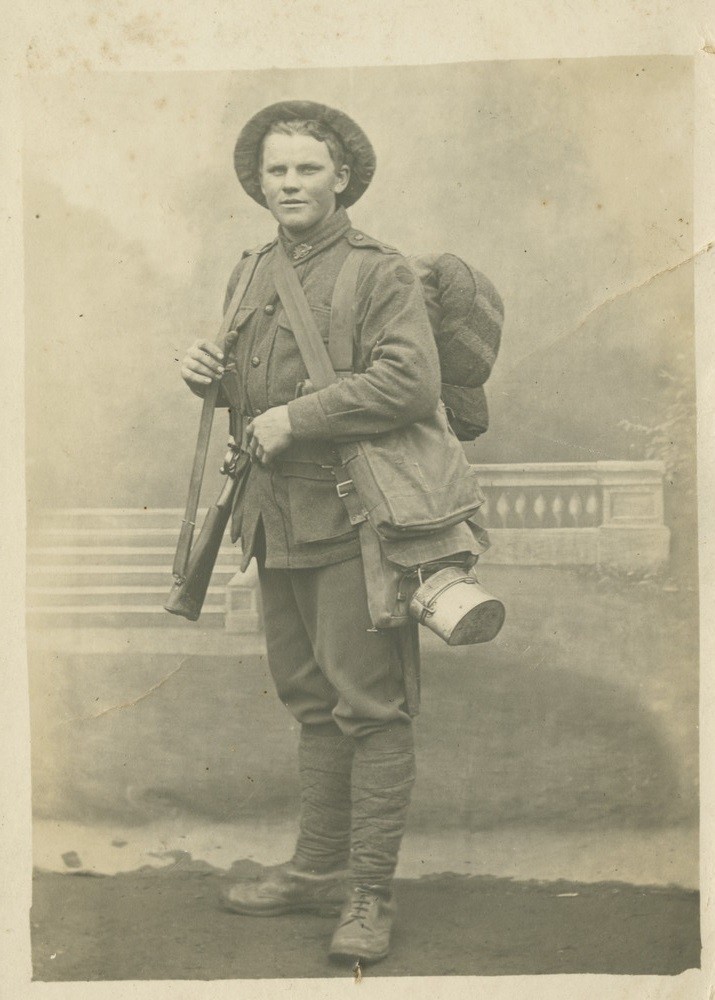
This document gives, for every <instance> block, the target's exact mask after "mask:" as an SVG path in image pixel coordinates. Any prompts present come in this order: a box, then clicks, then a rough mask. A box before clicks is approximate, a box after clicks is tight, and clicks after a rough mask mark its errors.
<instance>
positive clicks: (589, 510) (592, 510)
mask: <svg viewBox="0 0 715 1000" xmlns="http://www.w3.org/2000/svg"><path fill="white" fill-rule="evenodd" d="M598 509H599V503H598V497H597V496H596V491H595V490H591V492H590V493H589V494H588V496H587V497H586V515H587V518H588V524H589V525H594V524H596V522H597V521H598Z"/></svg>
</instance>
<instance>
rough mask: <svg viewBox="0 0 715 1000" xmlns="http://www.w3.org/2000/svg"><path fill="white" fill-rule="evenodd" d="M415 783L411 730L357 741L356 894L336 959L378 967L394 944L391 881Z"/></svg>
mask: <svg viewBox="0 0 715 1000" xmlns="http://www.w3.org/2000/svg"><path fill="white" fill-rule="evenodd" d="M414 780H415V753H414V741H413V735H412V727H411V726H410V725H396V726H392V727H391V728H390V729H383V730H379V731H377V732H375V733H371V734H369V735H368V736H365V737H363V738H361V739H359V740H356V750H355V757H354V760H353V771H352V847H351V857H350V882H351V884H352V892H351V895H350V898H349V899H348V901H347V902H346V904H345V907H344V908H343V911H342V914H341V918H340V922H339V924H338V927H337V929H336V931H335V934H334V936H333V940H332V942H331V945H330V957H331V958H334V959H336V960H344V959H350V960H352V961H354V960H355V959H362V960H364V961H372V962H377V961H379V960H380V959H381V958H384V957H385V956H386V955H387V953H388V951H389V945H390V931H391V929H392V923H393V921H394V917H395V912H396V906H395V903H394V900H393V899H392V889H391V886H392V878H393V875H394V873H395V868H396V867H397V855H398V852H399V849H400V844H401V842H402V836H403V834H404V832H405V826H406V821H407V810H408V807H409V804H410V797H411V793H412V786H413V784H414Z"/></svg>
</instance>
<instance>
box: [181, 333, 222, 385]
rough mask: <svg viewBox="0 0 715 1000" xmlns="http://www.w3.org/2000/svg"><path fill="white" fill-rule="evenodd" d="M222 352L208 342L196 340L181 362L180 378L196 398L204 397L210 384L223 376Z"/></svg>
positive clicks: (215, 345)
mask: <svg viewBox="0 0 715 1000" xmlns="http://www.w3.org/2000/svg"><path fill="white" fill-rule="evenodd" d="M224 370H225V369H224V365H223V351H222V350H221V348H220V347H219V346H218V345H217V344H214V343H212V342H211V341H210V340H197V341H196V343H195V344H193V345H192V346H191V347H190V348H189V349H188V351H187V352H186V354H185V355H184V358H183V361H182V362H181V377H182V378H183V380H184V382H186V384H187V385H188V387H189V389H191V391H192V392H193V393H194V394H195V395H196V396H204V395H205V394H206V389H207V387H208V386H209V385H211V383H212V382H215V381H217V380H218V379H220V378H221V377H222V376H223V373H224Z"/></svg>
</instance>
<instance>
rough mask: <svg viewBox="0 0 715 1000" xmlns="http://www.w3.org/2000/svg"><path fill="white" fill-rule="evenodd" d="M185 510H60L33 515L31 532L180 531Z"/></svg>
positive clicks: (203, 511) (200, 513)
mask: <svg viewBox="0 0 715 1000" xmlns="http://www.w3.org/2000/svg"><path fill="white" fill-rule="evenodd" d="M205 515H206V508H202V509H200V510H199V511H198V515H197V518H196V522H197V524H198V525H201V524H202V523H203V519H204V517H205ZM183 517H184V510H183V509H180V508H178V507H173V508H172V507H160V508H156V509H153V510H143V509H141V508H123V507H107V508H102V507H88V508H86V509H85V508H64V509H63V508H60V509H57V510H40V511H32V512H30V514H29V515H28V524H29V527H30V531H41V530H42V529H43V528H100V529H103V528H134V527H140V528H152V527H154V528H174V529H175V530H176V531H177V533H178V531H179V528H180V527H181V522H182V520H183Z"/></svg>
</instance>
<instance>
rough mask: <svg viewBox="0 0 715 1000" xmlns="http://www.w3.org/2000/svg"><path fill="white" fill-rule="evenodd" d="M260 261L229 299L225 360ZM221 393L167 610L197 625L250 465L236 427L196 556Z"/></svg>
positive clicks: (207, 404) (199, 452)
mask: <svg viewBox="0 0 715 1000" xmlns="http://www.w3.org/2000/svg"><path fill="white" fill-rule="evenodd" d="M258 258H259V254H258V253H254V252H251V253H250V254H249V256H248V259H247V261H246V264H245V266H244V268H243V270H242V272H241V276H240V278H239V279H238V283H237V285H236V288H235V289H234V292H233V295H232V296H231V301H230V303H229V305H228V308H227V309H226V311H225V313H224V317H223V322H222V323H221V328H220V329H219V333H218V337H217V343H218V344H219V346H221V347H222V348H223V349H224V357H225V359H227V358H228V357H229V356H230V353H231V349H232V347H233V346H234V345H235V341H236V337H237V336H238V334H237V332H236V331H235V330H232V329H231V325H232V323H233V320H234V317H235V315H236V312H237V311H238V307H239V306H240V304H241V300H242V299H243V296H244V294H245V292H246V289H247V288H248V285H249V283H250V281H251V278H252V277H253V272H254V271H255V269H256V264H257V263H258ZM229 369H230V365H227V366H226V372H227V373H228V371H229ZM230 386H231V383H230V380H227V381H226V382H225V383H224V389H225V392H226V395H227V396H228V399H229V404H230V406H231V415H232V417H233V418H235V419H236V421H237V422H238V423H239V424H240V421H239V417H238V414H239V407H240V400H239V399H238V398H236V396H235V392H232V390H231V388H230ZM219 388H220V386H219V382H218V381H213V382H212V383H211V385H210V386H209V387H208V389H207V390H206V395H205V396H204V404H203V409H202V410H201V423H200V424H199V434H198V440H197V442H196V451H195V453H194V464H193V467H192V469H191V481H190V483H189V496H188V499H187V501H186V513H185V515H184V520H183V521H182V523H181V531H180V533H179V541H178V543H177V546H176V555H175V556H174V566H173V574H174V585H173V587H172V588H171V592H170V593H169V596H168V598H167V601H166V604H165V605H164V608H165V610H166V611H169V612H170V613H171V614H172V615H182V616H183V617H184V618H188V619H189V621H192V622H195V621H196V620H197V619H198V617H199V615H200V614H201V608H202V606H203V603H204V599H205V597H206V591H207V590H208V586H209V580H210V579H211V573H212V571H213V568H214V565H215V563H216V559H217V558H218V553H219V549H220V548H221V540H222V538H223V535H224V532H225V531H226V525H227V524H228V519H229V517H230V516H231V511H232V509H233V507H234V504H235V502H236V500H237V497H238V494H239V493H240V490H241V489H242V487H243V485H244V483H245V480H246V473H247V470H248V465H249V459H248V455H246V454H245V453H244V452H242V450H241V444H242V433H241V428H240V426H239V427H238V428H235V427H234V428H233V442H229V453H228V454H227V455H226V458H225V459H224V463H223V465H222V466H221V472H222V473H223V474H224V475H225V476H227V477H228V478H227V480H226V483H225V484H224V487H223V489H222V490H221V493H220V495H219V497H218V499H217V500H216V503H215V504H214V505H213V506H212V507H209V510H208V513H207V514H206V520H205V521H204V524H203V527H202V528H201V532H200V533H199V537H198V539H197V540H196V545H195V546H194V549H193V551H192V550H191V542H192V540H193V537H194V528H195V526H196V512H197V511H198V508H199V495H200V493H201V482H202V480H203V477H204V468H205V466H206V454H207V451H208V446H209V440H210V437H211V426H212V424H213V417H214V410H215V408H216V403H217V402H218V398H219ZM232 397H233V398H232Z"/></svg>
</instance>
